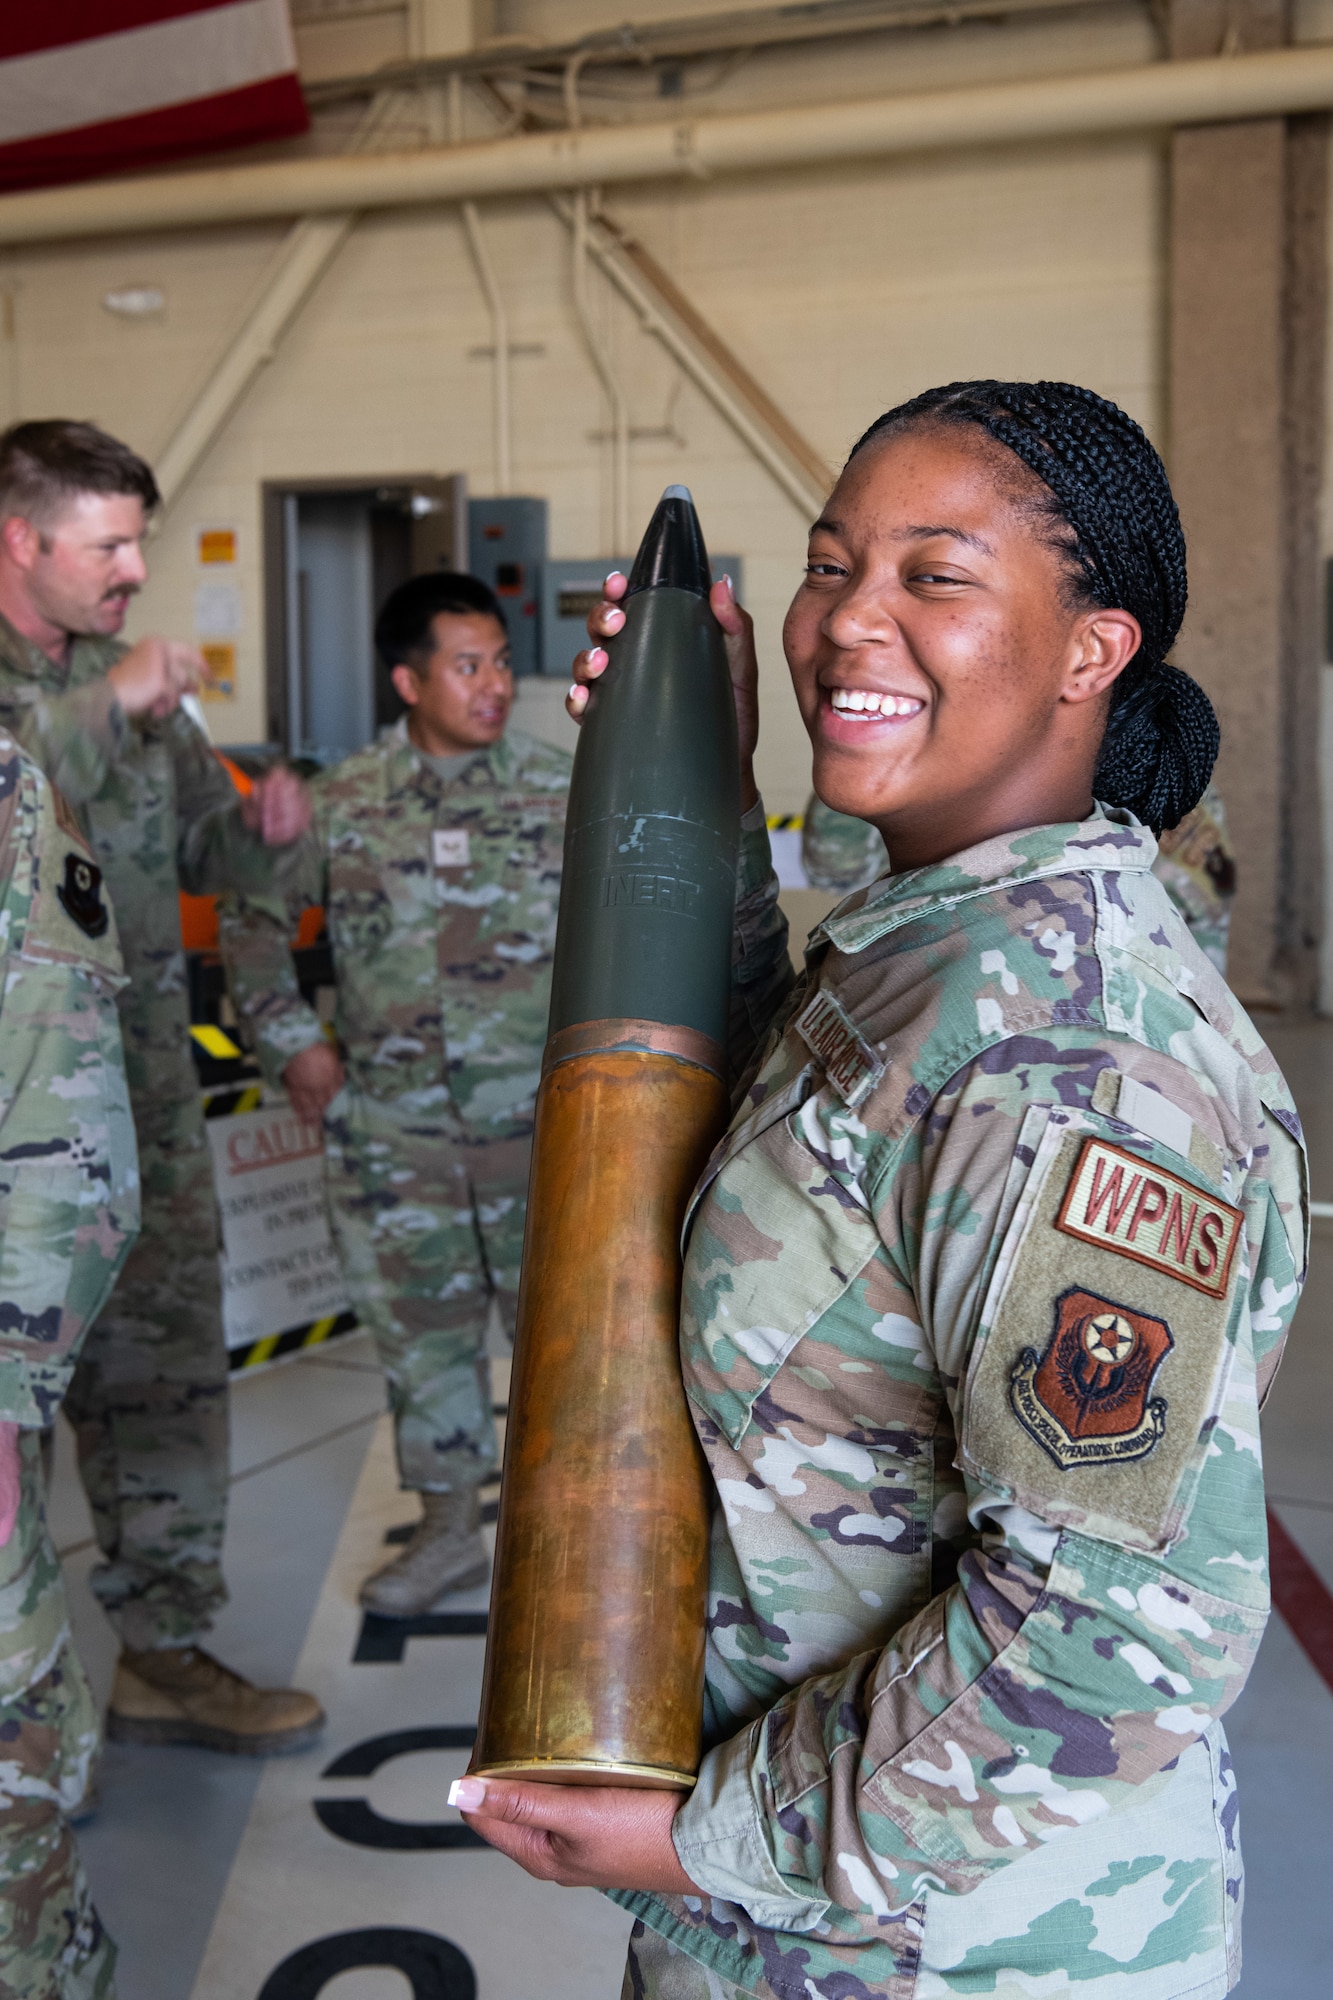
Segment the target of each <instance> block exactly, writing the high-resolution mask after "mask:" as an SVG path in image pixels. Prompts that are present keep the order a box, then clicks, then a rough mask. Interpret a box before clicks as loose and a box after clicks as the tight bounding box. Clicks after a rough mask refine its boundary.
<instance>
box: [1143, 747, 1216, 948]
mask: <svg viewBox="0 0 1333 2000" xmlns="http://www.w3.org/2000/svg"><path fill="white" fill-rule="evenodd" d="M1153 873H1154V874H1155V875H1156V877H1157V879H1158V881H1159V882H1160V883H1161V884H1162V887H1163V888H1164V889H1165V890H1166V893H1167V895H1168V896H1169V897H1170V898H1171V901H1172V902H1173V903H1174V904H1175V906H1176V908H1177V909H1178V910H1179V911H1180V914H1181V916H1182V917H1184V919H1185V922H1186V923H1187V924H1188V925H1189V927H1190V935H1191V936H1192V937H1193V939H1194V942H1195V943H1196V944H1197V945H1198V947H1199V949H1200V951H1204V952H1207V954H1208V956H1209V958H1211V959H1212V961H1213V964H1214V965H1215V966H1216V967H1217V969H1218V971H1219V972H1225V971H1226V969H1227V934H1228V932H1229V931H1230V929H1231V906H1232V904H1233V902H1234V901H1235V899H1236V860H1235V856H1234V855H1233V853H1232V851H1231V843H1230V841H1229V840H1228V839H1227V816H1226V809H1225V807H1224V806H1223V804H1222V798H1221V794H1220V793H1219V791H1218V789H1217V787H1216V785H1209V787H1208V789H1207V791H1206V792H1205V793H1204V795H1203V797H1202V798H1201V799H1200V800H1199V803H1198V805H1197V806H1195V808H1194V810H1193V812H1189V813H1186V815H1185V817H1184V819H1183V820H1181V822H1180V825H1179V826H1174V827H1171V828H1169V829H1168V830H1167V831H1166V832H1165V833H1164V834H1163V835H1162V837H1161V839H1160V840H1159V842H1158V844H1157V863H1156V866H1155V867H1154V869H1153Z"/></svg>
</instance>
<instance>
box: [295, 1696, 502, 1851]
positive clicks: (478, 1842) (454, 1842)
mask: <svg viewBox="0 0 1333 2000" xmlns="http://www.w3.org/2000/svg"><path fill="white" fill-rule="evenodd" d="M476 1735H477V1732H476V1729H475V1727H474V1726H473V1725H472V1724H470V1723H468V1724H457V1725H453V1726H450V1727H444V1728H438V1729H395V1730H393V1731H392V1732H391V1733H390V1734H389V1735H387V1736H370V1737H367V1739H366V1741H365V1742H364V1743H355V1744H353V1746H352V1748H351V1749H350V1750H344V1751H343V1753H342V1755H341V1757H335V1758H334V1760H333V1762H332V1763H331V1764H330V1765H329V1766H328V1767H327V1768H326V1769H325V1770H324V1771H322V1772H321V1773H320V1775H321V1777H325V1778H369V1777H371V1776H372V1775H373V1774H374V1773H375V1772H376V1771H378V1770H379V1769H380V1767H381V1765H384V1764H387V1763H389V1762H390V1760H391V1759H392V1758H394V1757H410V1756H412V1755H413V1754H414V1753H415V1752H416V1751H419V1750H470V1749H471V1748H472V1745H473V1743H474V1741H475V1740H476ZM314 1806H315V1817H316V1818H317V1819H318V1821H319V1823H320V1825H321V1826H322V1827H323V1828H324V1830H325V1832H326V1833H331V1834H332V1835H333V1837H334V1839H335V1840H345V1841H347V1842H348V1843H349V1845H351V1846H353V1847H378V1848H388V1849H393V1850H396V1851H397V1852H399V1853H406V1852H409V1851H411V1850H413V1849H418V1850H419V1849H421V1848H433V1849H442V1848H459V1847H485V1846H486V1842H485V1841H484V1840H483V1839H482V1837H481V1835H480V1834H479V1833H474V1832H473V1831H472V1828H471V1827H470V1826H464V1825H463V1824H462V1822H461V1821H460V1820H408V1819H385V1818H384V1817H383V1815H382V1814H380V1813H377V1812H376V1811H375V1810H374V1809H373V1807H372V1806H371V1804H370V1801H369V1800H368V1799H316V1800H315V1801H314Z"/></svg>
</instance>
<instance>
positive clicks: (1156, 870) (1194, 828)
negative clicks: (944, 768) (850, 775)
mask: <svg viewBox="0 0 1333 2000" xmlns="http://www.w3.org/2000/svg"><path fill="white" fill-rule="evenodd" d="M801 861H802V864H803V866H804V868H805V872H806V876H807V878H808V880H809V882H810V885H811V887H812V888H815V889H841V890H842V891H844V893H845V892H846V891H847V890H848V889H859V888H861V887H862V885H863V884H864V883H867V882H873V881H874V879H875V877H876V876H877V875H879V874H882V873H883V871H884V869H885V867H886V866H887V857H886V855H885V851H884V841H883V838H882V837H881V835H880V834H879V833H878V832H877V830H876V829H875V828H874V827H873V826H870V825H868V824H867V822H866V821H865V820H863V819H851V818H849V816H848V815H847V814H846V813H840V812H834V810H833V808H832V807H831V806H826V805H825V804H824V802H823V800H822V799H820V798H818V797H817V796H816V795H815V793H813V792H812V793H811V794H810V798H809V802H808V803H807V805H806V808H805V816H804V819H803V820H802V823H801ZM1153 874H1154V875H1155V876H1156V877H1157V879H1158V881H1159V882H1160V883H1161V884H1162V887H1163V888H1164V889H1165V890H1166V893H1167V895H1168V896H1170V898H1171V901H1172V902H1173V903H1174V904H1175V906H1176V908H1177V909H1178V910H1179V911H1180V914H1181V916H1182V917H1183V918H1184V919H1185V922H1186V923H1187V924H1188V926H1189V930H1190V935H1191V936H1192V937H1193V939H1194V942H1195V944H1197V945H1198V947H1199V949H1200V951H1203V952H1206V953H1207V954H1208V956H1209V958H1211V960H1212V961H1213V964H1214V965H1215V966H1216V967H1217V969H1218V971H1219V972H1222V973H1224V972H1225V971H1226V969H1227V936H1228V933H1229V931H1230V929H1231V906H1232V904H1233V902H1234V901H1235V896H1236V860H1235V855H1234V854H1233V852H1232V848H1231V843H1230V841H1229V839H1228V838H1227V819H1226V809H1225V807H1224V806H1223V804H1222V798H1221V794H1220V793H1219V791H1218V789H1217V787H1216V785H1213V784H1210V785H1209V787H1208V789H1207V791H1206V792H1205V793H1204V795H1203V797H1202V798H1201V799H1200V800H1199V803H1198V805H1197V806H1195V807H1194V810H1193V811H1192V812H1188V813H1186V815H1185V817H1184V819H1183V820H1181V822H1180V825H1179V826H1176V827H1172V828H1170V829H1169V830H1168V831H1167V832H1165V833H1164V834H1162V836H1161V838H1160V839H1159V841H1158V843H1157V859H1156V861H1155V862H1154V863H1153Z"/></svg>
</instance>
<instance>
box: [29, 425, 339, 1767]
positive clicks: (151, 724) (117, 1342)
mask: <svg viewBox="0 0 1333 2000" xmlns="http://www.w3.org/2000/svg"><path fill="white" fill-rule="evenodd" d="M81 482H82V483H81ZM99 482H100V483H99ZM156 492H157V489H156V486H155V484H154V482H153V478H152V474H151V472H150V471H149V469H148V467H147V466H146V465H144V464H143V462H142V460H140V459H137V458H136V457H135V456H134V454H133V453H131V452H130V451H129V450H128V448H127V447H126V446H124V445H121V444H119V443H118V442H117V441H116V440H115V439H112V438H108V437H106V436H105V434H104V433H101V432H99V431H97V430H95V429H94V428H93V427H92V426H90V425H81V424H67V423H63V422H59V421H53V422H50V423H35V424H22V425H19V426H17V427H15V429H13V430H11V431H8V432H6V433H5V434H4V435H3V437H0V610H3V611H4V613H5V614H6V615H0V725H2V726H3V727H5V728H6V729H8V730H9V731H10V732H11V733H12V734H13V736H14V737H15V738H16V739H17V740H18V741H19V742H21V743H22V744H23V746H24V747H25V749H27V750H28V752H29V754H30V755H31V756H32V757H34V758H35V759H36V761H37V762H38V764H40V766H41V767H42V769H43V770H44V771H45V772H46V774H47V776H48V778H50V780H51V781H52V783H53V784H55V785H56V786H57V787H58V789H59V791H60V794H61V796H62V798H63V799H64V800H66V801H67V802H68V805H69V806H70V808H71V809H72V811H73V813H74V815H75V817H76V818H77V820H78V823H79V825H80V828H81V829H82V831H83V834H84V836H85V838H86V840H87V843H88V846H89V847H90V849H91V851H92V853H93V855H94V857H95V859H96V862H97V864H98V867H99V869H100V870H101V871H102V874H103V878H104V881H105V887H106V891H107V892H108V893H109V896H110V898H111V900H112V902H113V904H114V907H115V911H116V917H117V922H118V924H119V927H120V934H121V943H122V947H123V950H124V957H125V970H126V973H127V974H128V983H127V984H126V985H125V986H124V987H123V989H122V991H121V993H120V995H119V1009H120V1020H121V1028H122V1032H123V1035H124V1045H125V1066H126V1070H127V1073H128V1078H129V1088H130V1101H131V1103H132V1105H133V1109H134V1121H135V1126H136V1130H137V1133H138V1143H139V1157H140V1168H141V1173H142V1178H143V1218H142V1220H143V1227H142V1233H141V1235H140V1238H139V1241H138V1243H137V1244H136V1246H135V1248H134V1250H133V1252H132V1253H131V1255H130V1256H129V1258H128V1259H127V1261H126V1263H125V1267H124V1270H123V1272H122V1273H121V1276H120V1278H119V1280H118V1282H117V1285H116V1288H115V1291H114V1293H113V1294H112V1297H111V1299H110V1302H109V1303H108V1305H107V1307H106V1309H105V1310H104V1311H103V1312H102V1313H101V1314H100V1316H99V1317H98V1321H97V1325H96V1326H95V1328H94V1329H93V1331H92V1333H91V1335H90V1336H89V1338H88V1340H87V1342H86V1344H85V1347H84V1352H83V1356H82V1359H81V1361H80V1363H79V1366H78V1368H77V1370H76V1371H75V1375H74V1378H73V1381H72V1382H71V1384H70V1388H69V1393H68V1396H67V1399H66V1413H67V1415H68V1417H69V1419H70V1421H71V1423H72V1424H73V1426H74V1429H75V1434H76V1438H77V1441H78V1450H79V1469H80V1473H81V1475H82V1478H83V1483H84V1488H85V1490H86V1492H87V1495H88V1501H89V1505H90V1508H91V1511H92V1517H93V1526H94V1529H95V1532H96V1535H97V1540H98V1545H99V1547H100V1549H101V1552H102V1556H103V1561H102V1563H101V1564H100V1565H99V1566H98V1567H97V1568H96V1569H95V1570H94V1571H93V1574H92V1577H91V1583H92V1588H93V1590H94V1592H95V1593H96V1595H97V1597H98V1600H99V1602H100V1603H101V1605H102V1607H103V1609H104V1610H105V1611H106V1612H107V1614H108V1616H109V1617H110V1619H111V1621H112V1623H113V1625H114V1626H115V1627H116V1629H117V1631H118V1632H119V1634H120V1636H121V1639H122V1642H123V1651H122V1653H121V1657H120V1660H119V1663H118V1666H117V1672H116V1680H115V1685H114V1687H113V1689H112V1694H111V1701H110V1706H109V1710H108V1718H107V1726H108V1732H109V1733H110V1734H112V1735H113V1736H117V1737H121V1738H126V1739H129V1740H134V1741H149V1742H208V1743H212V1744H214V1745H215V1746H216V1747H222V1748H227V1749H231V1750H242V1749H243V1750H248V1751H262V1750H268V1749H277V1748H289V1747H294V1745H295V1744H296V1743H298V1742H300V1741H303V1740H305V1739H306V1738H307V1737H308V1736H309V1735H310V1734H311V1733H312V1732H313V1731H314V1730H316V1729H317V1728H318V1726H319V1724H320V1723H321V1722H322V1720H323V1716H322V1711H321V1710H320V1707H319V1704H318V1702H316V1701H315V1699H314V1698H313V1696H309V1695H303V1694H300V1693H298V1692H297V1691H295V1690H285V1689H272V1690H262V1689H256V1688H252V1687H250V1685H249V1683H247V1682H245V1681H244V1680H242V1679H241V1678H240V1677H239V1676H238V1675H235V1674H233V1673H231V1672H230V1670H228V1669H227V1668H225V1667H223V1666H222V1665H221V1664H220V1663H218V1662H217V1661H214V1660H212V1659H211V1658H210V1656H209V1655H208V1654H206V1653H204V1652H203V1651H202V1650H201V1649H200V1648H199V1646H198V1645H197V1643H196V1642H197V1640H198V1638H199V1636H200V1634H201V1633H202V1632H204V1631H206V1630H207V1628H208V1626H209V1624H210V1623H211V1621H212V1617H213V1615H214V1613H215V1612H216V1611H217V1610H218V1609H219V1608H220V1606H221V1605H222V1604H223V1603H224V1602H225V1600H226V1587H225V1585H224V1583H223V1578H222V1539H223V1527H224V1520H225V1513H226V1500H227V1482H228V1472H229V1467H228V1441H227V1394H228V1390H227V1351H226V1345H225V1339H224V1335H223V1327H222V1296H221V1282H220V1273H219V1267H218V1222H217V1204H216V1200H215V1196H214V1190H213V1180H212V1168H211V1162H210V1155H209V1148H208V1144H207V1141H206V1137H205V1133H204V1121H203V1110H202V1106H201V1102H200V1096H199V1085H198V1078H197V1075H196V1072H195V1068H194V1062H193V1059H192V1056H191V1053H190V1012H189V995H188V990H187V984H186V968H185V954H184V950H183V948H182V944H181V928H180V891H181V890H182V889H184V890H186V891H188V892H190V893H192V894H197V895H210V894H214V893H216V892H217V891H218V890H220V889H222V888H224V887H226V886H228V885H241V886H250V887H254V888H260V887H265V886H270V885H272V883H273V882H274V881H275V879H279V878H280V873H281V868H282V866H283V859H284V855H283V851H282V849H281V848H279V850H278V851H277V852H276V853H275V851H274V848H273V847H272V846H270V845H268V844H266V843H267V842H268V840H269V838H270V836H271V829H270V828H269V821H268V810H269V807H268V804H267V803H266V804H265V805H264V807H263V813H264V823H263V825H261V824H259V823H258V822H257V821H256V819H255V811H256V809H255V808H254V806H253V804H252V803H247V804H246V805H244V806H243V805H242V802H241V801H240V800H239V798H238V795H237V793H236V791H235V789H234V787H233V786H232V784H231V781H230V779H229V778H228V776H227V774H226V772H225V770H224V769H223V767H222V765H221V764H220V763H219V762H218V759H217V758H216V757H215V756H214V754H213V751H212V749H211V747H210V745H209V743H208V741H207V739H206V737H205V736H204V735H203V733H202V731H201V730H200V729H198V728H197V727H196V726H195V725H194V723H192V722H191V721H190V720H189V719H188V718H187V716H186V715H185V714H184V713H183V711H182V710H181V708H180V706H179V701H180V696H181V694H182V693H183V692H185V691H187V690H188V689H189V688H191V687H192V686H193V685H194V684H195V683H196V681H197V679H198V677H199V674H200V673H201V672H202V670H203V663H202V661H201V660H199V658H198V656H197V655H196V654H195V653H194V651H193V649H191V648H188V647H184V646H179V645H172V644H170V643H169V642H167V641H163V640H156V639H148V640H142V641H140V642H139V644H138V645H137V646H135V647H133V648H128V647H126V646H124V645H122V644H120V643H119V642H118V640H117V639H116V638H115V637H114V636H113V635H114V633H115V632H116V631H117V630H118V629H119V626H120V622H121V620H122V619H123V616H124V608H125V603H126V602H127V601H128V598H129V596H130V595H132V593H133V591H134V590H135V589H136V588H137V587H138V584H139V583H140V582H141V581H142V580H143V577H144V575H145V570H144V565H143V558H142V553H141V550H140V547H139V543H140V539H141V537H142V533H143V528H144V522H145V518H146V511H147V509H148V508H149V507H151V506H152V505H153V504H154V502H155V499H156ZM28 517H31V518H28ZM16 620H18V621H20V622H21V623H23V625H24V629H22V630H20V629H19V625H18V624H16V622H15V621H16ZM29 630H31V631H35V632H40V633H41V634H42V635H43V641H44V645H43V644H39V643H38V642H37V640H36V639H35V638H34V637H30V636H26V633H27V632H28V631H29ZM44 646H45V648H46V649H45V650H44ZM276 777H277V781H278V785H279V787H281V786H283V785H285V786H286V787H287V788H288V791H289V792H294V793H296V794H297V796H298V797H299V795H300V794H299V786H298V785H297V781H296V780H295V779H294V778H293V777H292V776H291V774H290V773H279V774H276ZM272 783H273V780H272V779H271V778H266V779H264V780H262V781H261V796H262V797H263V798H264V799H265V800H267V799H268V793H269V789H270V786H271V785H272ZM306 817H307V815H306V813H305V809H304V807H302V809H301V813H300V815H299V816H298V819H297V822H296V823H295V824H294V825H293V828H292V835H291V836H290V837H294V835H295V834H296V833H298V832H299V831H300V828H301V826H303V825H304V824H305V821H306ZM286 853H287V854H288V855H292V856H294V853H295V848H294V847H293V846H290V845H289V846H288V847H287V849H286Z"/></svg>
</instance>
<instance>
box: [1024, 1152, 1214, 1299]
mask: <svg viewBox="0 0 1333 2000" xmlns="http://www.w3.org/2000/svg"><path fill="white" fill-rule="evenodd" d="M1244 1221H1245V1218H1244V1216H1243V1215H1242V1214H1241V1211H1240V1210H1239V1209H1238V1208H1233V1207H1232V1206H1231V1204H1230V1203H1229V1202H1225V1201H1219V1200H1218V1199H1217V1197H1216V1196H1215V1195H1210V1194H1208V1193H1206V1192H1205V1191H1204V1190H1203V1189H1201V1188H1197V1187H1194V1186H1193V1185H1192V1184H1191V1183H1190V1182H1189V1181H1186V1180H1182V1179H1181V1177H1180V1176H1179V1174H1173V1173H1172V1172H1171V1171H1170V1170H1169V1169H1168V1168H1166V1167H1159V1166H1157V1165H1155V1164H1154V1162H1152V1161H1151V1160H1144V1159H1140V1158H1139V1156H1138V1154H1137V1153H1127V1152H1126V1151H1125V1150H1124V1149H1123V1147H1120V1146H1109V1145H1108V1144H1107V1143H1106V1141H1105V1140H1104V1139H1088V1140H1086V1141H1085V1143H1084V1146H1083V1150H1082V1152H1081V1153H1080V1154H1079V1156H1078V1165H1077V1166H1076V1167H1075V1169H1074V1174H1073V1178H1072V1179H1071V1181H1070V1183H1069V1189H1068V1192H1067V1193H1066V1195H1065V1198H1064V1200H1063V1202H1062V1203H1061V1204H1060V1213H1059V1214H1058V1215H1057V1216H1056V1218H1055V1226H1056V1228H1057V1229H1062V1230H1063V1231H1064V1233H1065V1234H1066V1236H1078V1237H1081V1238H1082V1240H1083V1241H1084V1242H1085V1243H1099V1244H1101V1246H1102V1248H1103V1249H1105V1250H1114V1251H1115V1253H1116V1255H1117V1256H1119V1257H1128V1258H1130V1259H1131V1260H1132V1261H1133V1262H1134V1263H1136V1264H1146V1265H1147V1266H1148V1267H1149V1269H1150V1270H1154V1271H1162V1272H1164V1273H1165V1274H1166V1276H1167V1277H1168V1278H1178V1279H1179V1280H1180V1282H1181V1284H1183V1285H1191V1286H1192V1287H1193V1288H1194V1290H1195V1291H1196V1292H1206V1293H1207V1294H1208V1296H1209V1297H1210V1298H1214V1299H1221V1298H1225V1297H1226V1292H1227V1287H1228V1285H1229V1283H1230V1281H1231V1264H1232V1259H1233V1258H1234V1257H1235V1254H1236V1246H1237V1244H1238V1243H1239V1242H1240V1236H1241V1228H1242V1225H1243V1224H1244Z"/></svg>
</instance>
